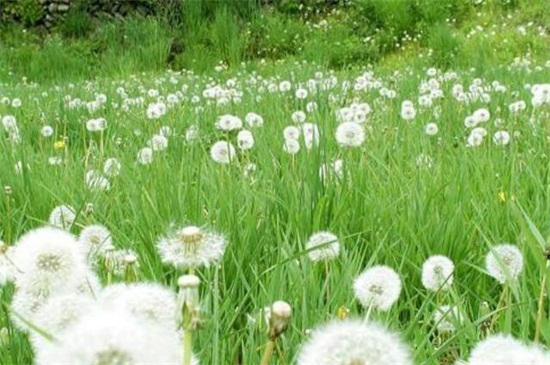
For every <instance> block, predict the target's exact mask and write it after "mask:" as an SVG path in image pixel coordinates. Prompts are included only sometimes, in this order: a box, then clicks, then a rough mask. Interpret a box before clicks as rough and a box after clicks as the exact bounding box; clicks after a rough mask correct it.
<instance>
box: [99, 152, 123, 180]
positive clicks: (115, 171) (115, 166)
mask: <svg viewBox="0 0 550 365" xmlns="http://www.w3.org/2000/svg"><path fill="white" fill-rule="evenodd" d="M121 170H122V164H121V163H120V161H119V160H118V159H116V158H114V157H111V158H108V159H107V160H105V164H104V165H103V173H104V174H105V175H107V176H109V177H115V176H118V175H120V171H121Z"/></svg>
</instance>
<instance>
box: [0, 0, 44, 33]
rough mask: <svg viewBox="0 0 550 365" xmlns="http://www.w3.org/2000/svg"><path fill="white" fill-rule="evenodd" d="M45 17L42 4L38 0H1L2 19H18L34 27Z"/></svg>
mask: <svg viewBox="0 0 550 365" xmlns="http://www.w3.org/2000/svg"><path fill="white" fill-rule="evenodd" d="M43 17H44V11H43V9H42V5H40V3H39V2H38V1H37V0H15V1H10V0H0V20H1V21H2V22H8V21H17V22H20V23H22V24H23V25H24V26H25V27H32V26H35V25H37V24H38V22H39V21H40V20H41V19H42V18H43Z"/></svg>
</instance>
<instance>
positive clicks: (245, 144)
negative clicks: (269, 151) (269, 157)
mask: <svg viewBox="0 0 550 365" xmlns="http://www.w3.org/2000/svg"><path fill="white" fill-rule="evenodd" d="M237 145H238V146H239V148H240V149H241V150H242V151H246V150H249V149H251V148H252V147H254V136H253V135H252V133H251V132H250V131H247V130H246V129H243V130H241V131H240V132H239V133H238V134H237Z"/></svg>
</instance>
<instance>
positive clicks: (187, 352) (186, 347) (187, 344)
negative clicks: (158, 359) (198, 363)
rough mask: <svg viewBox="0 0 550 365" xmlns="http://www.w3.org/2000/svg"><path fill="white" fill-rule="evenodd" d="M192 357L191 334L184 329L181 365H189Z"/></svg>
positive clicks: (188, 330)
mask: <svg viewBox="0 0 550 365" xmlns="http://www.w3.org/2000/svg"><path fill="white" fill-rule="evenodd" d="M192 355H193V332H192V331H191V330H190V329H186V330H185V331H184V332H183V365H191V358H192Z"/></svg>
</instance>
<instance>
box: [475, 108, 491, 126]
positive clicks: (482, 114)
mask: <svg viewBox="0 0 550 365" xmlns="http://www.w3.org/2000/svg"><path fill="white" fill-rule="evenodd" d="M472 117H474V119H475V121H476V124H479V123H485V122H487V121H488V120H489V119H491V113H489V110H487V109H485V108H480V109H478V110H476V111H475V112H474V113H473V114H472Z"/></svg>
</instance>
